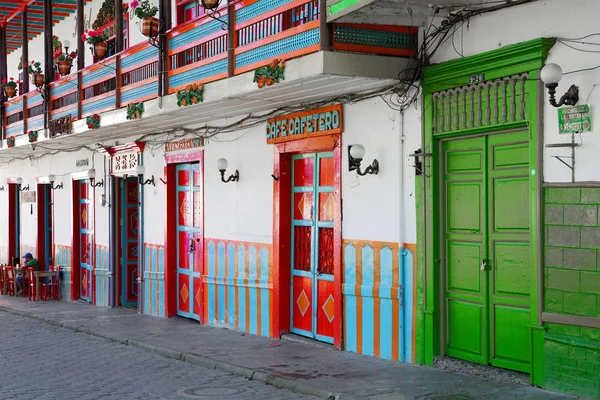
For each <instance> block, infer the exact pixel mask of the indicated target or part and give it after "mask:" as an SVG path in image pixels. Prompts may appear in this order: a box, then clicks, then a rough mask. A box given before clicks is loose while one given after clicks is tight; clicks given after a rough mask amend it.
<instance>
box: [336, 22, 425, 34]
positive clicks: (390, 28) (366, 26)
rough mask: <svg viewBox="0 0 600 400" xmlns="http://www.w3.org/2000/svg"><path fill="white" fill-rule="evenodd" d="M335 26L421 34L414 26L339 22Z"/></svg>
mask: <svg viewBox="0 0 600 400" xmlns="http://www.w3.org/2000/svg"><path fill="white" fill-rule="evenodd" d="M333 25H334V26H346V27H351V28H361V29H374V30H377V31H389V32H401V33H411V34H416V33H418V32H419V28H417V27H414V26H401V25H376V24H351V23H338V22H334V23H333Z"/></svg>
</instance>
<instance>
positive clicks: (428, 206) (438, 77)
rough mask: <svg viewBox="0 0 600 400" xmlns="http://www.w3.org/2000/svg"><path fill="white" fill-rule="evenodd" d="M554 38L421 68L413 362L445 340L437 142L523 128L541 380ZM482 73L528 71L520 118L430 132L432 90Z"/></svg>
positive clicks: (535, 372) (491, 76)
mask: <svg viewBox="0 0 600 400" xmlns="http://www.w3.org/2000/svg"><path fill="white" fill-rule="evenodd" d="M553 45H554V40H553V39H535V40H531V41H528V42H523V43H519V44H516V45H511V46H507V47H504V48H501V49H497V50H492V51H489V52H485V53H482V54H478V55H475V56H471V57H465V58H461V59H458V60H454V61H449V62H446V63H443V64H439V65H435V66H431V67H429V68H426V69H425V71H424V73H423V82H422V85H423V108H422V109H423V121H424V122H423V133H422V143H423V153H426V154H430V156H429V157H426V158H425V159H424V161H423V174H422V175H421V179H417V181H416V189H417V193H420V194H421V195H420V196H417V235H418V236H417V238H418V239H417V240H418V246H417V252H418V272H419V277H420V280H421V284H420V285H418V286H419V287H418V296H419V306H420V307H419V308H418V314H417V327H418V328H417V332H418V333H417V334H418V338H417V349H416V350H417V351H416V362H417V363H420V364H426V365H433V358H434V356H436V355H440V354H442V352H443V351H444V350H443V346H442V343H443V342H442V341H443V340H444V335H443V326H444V324H443V321H441V316H442V314H443V307H442V305H443V304H442V302H443V300H444V299H443V294H442V293H443V292H442V290H441V286H440V266H441V260H440V244H441V238H440V229H439V228H440V225H439V217H440V215H439V213H438V204H439V195H440V194H439V189H438V188H439V180H440V179H441V177H440V176H439V164H438V162H439V156H440V154H439V148H440V146H439V143H440V140H441V139H442V138H443V139H447V138H449V137H454V136H466V135H480V134H483V133H489V132H492V131H506V130H509V129H518V128H520V129H526V130H528V131H529V133H530V141H531V142H530V143H531V144H532V145H531V146H530V165H529V167H530V171H531V174H530V188H529V189H530V190H529V193H530V199H529V200H530V202H529V204H530V207H531V212H530V218H531V224H530V226H531V233H530V243H531V247H530V248H531V250H530V251H531V258H530V259H531V260H532V264H533V266H532V268H531V274H532V276H531V285H532V286H531V321H530V327H531V340H532V346H531V348H532V352H533V354H532V357H531V360H532V374H531V382H532V383H533V384H536V385H541V384H542V382H543V332H544V331H543V324H542V320H541V306H542V304H543V299H542V295H543V266H542V258H541V255H542V247H541V245H542V243H541V238H542V215H541V210H542V191H541V190H542V182H543V173H542V166H543V160H542V157H543V151H542V146H543V99H544V88H543V85H542V83H541V81H540V80H539V75H540V70H541V68H542V67H543V65H544V63H545V61H546V58H547V56H548V52H549V51H550V49H551V48H552V46H553ZM482 73H483V74H484V78H485V80H486V81H491V80H495V79H500V78H504V77H507V76H512V75H517V74H523V73H527V74H528V78H527V79H526V81H525V93H526V97H525V99H524V106H525V122H524V121H519V122H509V123H503V124H496V125H488V126H485V127H476V128H469V129H462V130H456V131H451V132H448V133H437V134H435V135H434V133H433V129H434V127H433V116H434V112H433V94H434V93H436V92H439V91H442V90H447V89H452V88H458V87H463V86H467V85H469V80H470V77H471V76H474V75H479V74H482Z"/></svg>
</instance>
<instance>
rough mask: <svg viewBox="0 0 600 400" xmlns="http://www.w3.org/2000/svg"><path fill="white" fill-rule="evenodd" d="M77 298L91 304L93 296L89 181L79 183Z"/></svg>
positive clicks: (92, 233)
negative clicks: (78, 282)
mask: <svg viewBox="0 0 600 400" xmlns="http://www.w3.org/2000/svg"><path fill="white" fill-rule="evenodd" d="M78 184H79V268H80V271H79V276H80V286H79V297H80V298H81V299H82V300H85V301H87V302H90V303H91V302H92V298H93V297H92V296H93V283H94V281H93V273H94V267H93V259H92V254H93V251H92V246H93V243H94V209H93V203H92V193H91V190H90V184H89V180H81V181H79V183H78Z"/></svg>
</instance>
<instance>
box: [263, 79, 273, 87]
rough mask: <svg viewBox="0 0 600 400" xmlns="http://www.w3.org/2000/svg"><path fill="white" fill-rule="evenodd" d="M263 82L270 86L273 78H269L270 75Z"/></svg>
mask: <svg viewBox="0 0 600 400" xmlns="http://www.w3.org/2000/svg"><path fill="white" fill-rule="evenodd" d="M265 83H266V84H267V86H271V85H272V84H273V83H274V81H273V78H271V77H269V78H267V80H266V82H265Z"/></svg>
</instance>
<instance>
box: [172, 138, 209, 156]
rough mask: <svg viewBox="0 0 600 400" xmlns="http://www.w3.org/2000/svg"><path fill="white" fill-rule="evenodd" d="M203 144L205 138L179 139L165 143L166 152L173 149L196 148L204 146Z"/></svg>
mask: <svg viewBox="0 0 600 400" xmlns="http://www.w3.org/2000/svg"><path fill="white" fill-rule="evenodd" d="M203 145H204V140H203V139H202V138H193V139H183V140H178V141H176V142H169V143H165V153H169V152H172V151H180V150H189V149H195V148H197V147H202V146H203Z"/></svg>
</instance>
